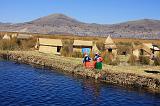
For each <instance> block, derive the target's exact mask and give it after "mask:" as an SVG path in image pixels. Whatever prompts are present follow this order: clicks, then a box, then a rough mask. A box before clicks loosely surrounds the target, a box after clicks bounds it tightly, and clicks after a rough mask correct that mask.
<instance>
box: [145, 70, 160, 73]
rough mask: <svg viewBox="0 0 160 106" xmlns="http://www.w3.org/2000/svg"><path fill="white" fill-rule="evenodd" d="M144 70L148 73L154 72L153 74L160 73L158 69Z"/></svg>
mask: <svg viewBox="0 0 160 106" xmlns="http://www.w3.org/2000/svg"><path fill="white" fill-rule="evenodd" d="M144 72H146V73H152V74H159V73H160V71H158V70H154V71H153V70H144Z"/></svg>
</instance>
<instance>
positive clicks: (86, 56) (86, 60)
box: [83, 54, 91, 67]
mask: <svg viewBox="0 0 160 106" xmlns="http://www.w3.org/2000/svg"><path fill="white" fill-rule="evenodd" d="M90 61H91V58H90V57H89V56H88V55H87V54H85V56H84V59H83V63H84V65H85V67H87V64H88V63H90Z"/></svg>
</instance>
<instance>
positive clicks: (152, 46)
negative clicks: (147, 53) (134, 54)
mask: <svg viewBox="0 0 160 106" xmlns="http://www.w3.org/2000/svg"><path fill="white" fill-rule="evenodd" d="M143 46H145V47H148V48H150V49H153V48H154V50H157V51H159V50H160V49H159V48H158V47H157V46H154V45H153V44H152V43H143Z"/></svg>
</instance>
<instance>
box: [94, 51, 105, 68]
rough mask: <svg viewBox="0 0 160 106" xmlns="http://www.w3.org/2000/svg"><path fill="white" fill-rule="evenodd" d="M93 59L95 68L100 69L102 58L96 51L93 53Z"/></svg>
mask: <svg viewBox="0 0 160 106" xmlns="http://www.w3.org/2000/svg"><path fill="white" fill-rule="evenodd" d="M94 61H95V68H96V69H102V61H103V58H102V57H101V56H100V55H99V54H98V53H96V54H95V57H94Z"/></svg>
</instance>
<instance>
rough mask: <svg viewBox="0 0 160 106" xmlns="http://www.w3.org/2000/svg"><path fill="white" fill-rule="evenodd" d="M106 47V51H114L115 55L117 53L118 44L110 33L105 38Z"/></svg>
mask: <svg viewBox="0 0 160 106" xmlns="http://www.w3.org/2000/svg"><path fill="white" fill-rule="evenodd" d="M104 45H105V49H106V52H109V53H112V54H114V55H115V56H116V55H117V46H116V44H115V43H114V42H113V40H112V38H111V36H110V35H109V36H108V37H107V39H106V40H105V43H104Z"/></svg>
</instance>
